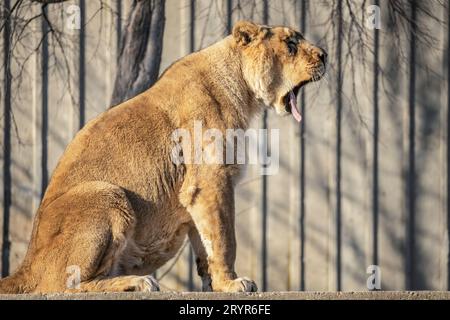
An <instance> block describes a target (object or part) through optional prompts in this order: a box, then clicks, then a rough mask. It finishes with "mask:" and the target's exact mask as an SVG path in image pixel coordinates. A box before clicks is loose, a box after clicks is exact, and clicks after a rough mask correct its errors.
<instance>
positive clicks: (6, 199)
mask: <svg viewBox="0 0 450 320" xmlns="http://www.w3.org/2000/svg"><path fill="white" fill-rule="evenodd" d="M3 7H4V12H3V14H4V16H5V17H8V18H7V20H6V21H5V22H4V23H5V24H4V29H3V48H4V51H3V65H4V83H3V84H4V86H3V90H4V92H5V93H4V96H3V99H4V100H3V105H4V109H3V235H2V277H6V276H7V275H8V274H9V255H10V254H9V253H10V251H9V249H10V242H9V220H10V219H9V218H10V217H9V215H10V208H11V63H10V61H11V60H10V54H11V53H10V49H11V48H10V44H11V43H10V38H11V20H10V19H9V14H10V9H11V3H10V0H5V2H4V4H3Z"/></svg>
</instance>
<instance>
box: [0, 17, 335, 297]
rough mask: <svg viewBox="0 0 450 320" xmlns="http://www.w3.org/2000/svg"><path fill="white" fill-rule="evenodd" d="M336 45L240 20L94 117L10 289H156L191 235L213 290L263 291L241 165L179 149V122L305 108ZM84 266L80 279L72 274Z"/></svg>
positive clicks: (242, 122) (49, 194)
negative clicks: (191, 159)
mask: <svg viewBox="0 0 450 320" xmlns="http://www.w3.org/2000/svg"><path fill="white" fill-rule="evenodd" d="M325 63H326V53H325V52H324V51H323V50H322V49H320V48H318V47H316V46H313V45H312V44H310V43H309V42H307V41H306V40H305V39H304V38H303V36H302V35H301V34H300V33H299V32H296V31H294V30H293V29H290V28H286V27H268V26H263V25H257V24H254V23H251V22H238V23H237V24H236V25H235V26H234V28H233V32H232V35H230V36H228V37H226V38H225V39H223V40H222V41H219V42H217V43H216V44H214V45H212V46H210V47H208V48H206V49H204V50H201V51H199V52H196V53H193V54H191V55H188V56H187V57H185V58H183V59H181V60H179V61H178V62H176V63H175V64H173V65H172V66H171V67H170V68H169V69H168V70H167V71H166V72H165V73H164V74H163V75H162V76H161V77H160V79H159V80H158V81H157V83H156V84H155V85H153V86H152V87H151V88H150V89H148V90H147V91H145V92H143V93H142V94H140V95H138V96H136V97H135V98H133V99H131V100H128V101H126V102H124V103H122V104H120V105H118V106H116V107H114V108H111V109H109V110H108V111H106V112H104V113H102V114H101V115H99V116H98V117H97V118H95V119H94V120H92V121H90V122H89V123H88V124H87V125H86V126H85V127H84V128H83V129H82V130H81V131H80V132H79V133H78V134H77V135H76V137H75V138H74V140H73V141H72V142H71V143H70V144H69V145H68V147H67V149H66V151H65V153H64V155H63V156H62V157H61V159H60V161H59V163H58V166H57V167H56V169H55V171H54V173H53V176H52V178H51V181H50V183H49V185H48V188H47V190H46V193H45V196H44V198H43V200H42V203H41V205H40V207H39V210H38V212H37V214H36V218H35V221H34V227H33V232H32V236H31V242H30V245H29V248H28V252H27V254H26V257H25V259H24V261H23V263H22V265H21V266H20V267H19V269H18V270H17V271H16V272H15V273H14V274H13V275H11V276H9V277H7V278H4V279H2V280H1V281H0V293H30V292H33V293H37V292H56V291H58V292H77V291H155V290H158V289H159V286H158V283H157V282H156V280H155V279H154V278H152V277H151V276H149V275H150V274H152V273H153V272H154V271H155V270H157V269H158V268H159V267H161V266H162V265H163V264H164V263H166V262H167V261H168V260H169V259H170V258H172V257H173V256H174V255H175V254H176V252H177V250H179V249H180V246H181V245H182V243H183V241H184V239H185V237H186V235H188V236H189V239H190V242H191V244H192V247H193V250H194V252H195V255H196V263H197V270H198V274H199V276H200V277H201V278H202V281H203V289H204V290H214V291H227V292H235V291H256V290H257V289H256V284H255V283H254V282H253V281H252V280H249V279H247V278H239V277H238V276H237V275H236V272H235V270H234V262H235V256H236V241H235V234H234V196H233V188H234V184H235V181H236V177H237V176H238V173H239V166H238V165H232V164H212V165H211V164H181V165H176V164H174V162H173V161H172V157H171V151H172V148H173V140H172V138H171V137H172V133H173V132H174V130H176V129H178V128H187V129H188V130H193V129H192V127H193V123H194V121H195V120H200V121H202V124H203V127H204V128H205V129H207V128H216V129H219V130H221V131H222V132H224V131H225V130H226V129H229V128H233V129H238V128H241V129H244V130H245V129H246V128H247V127H248V124H249V122H250V120H251V119H252V117H253V116H254V115H256V114H258V112H260V111H261V110H264V108H265V106H273V107H274V108H275V110H276V112H277V113H279V114H290V113H291V114H292V115H293V117H294V118H295V119H296V120H297V121H300V120H301V115H300V112H299V111H298V108H297V105H296V94H297V93H298V91H299V89H300V87H301V86H303V85H304V84H306V83H308V82H311V81H315V80H318V79H320V78H321V77H322V75H323V73H324V70H325ZM70 266H77V267H78V268H79V270H80V283H78V284H77V285H72V286H68V285H67V282H68V281H67V277H68V274H67V268H68V267H70Z"/></svg>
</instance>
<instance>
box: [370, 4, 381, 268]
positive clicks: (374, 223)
mask: <svg viewBox="0 0 450 320" xmlns="http://www.w3.org/2000/svg"><path fill="white" fill-rule="evenodd" d="M374 4H375V5H376V6H379V5H380V1H379V0H376V1H375V2H374ZM374 33H375V34H374V62H373V75H374V78H373V172H372V176H373V186H372V219H373V220H372V233H373V244H372V264H374V265H378V215H379V212H378V211H379V209H378V208H379V205H378V189H379V187H378V139H379V95H378V88H379V72H378V71H379V70H378V66H379V55H380V48H379V46H380V33H379V30H378V29H377V28H375V29H374Z"/></svg>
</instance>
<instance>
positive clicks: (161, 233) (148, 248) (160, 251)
mask: <svg viewBox="0 0 450 320" xmlns="http://www.w3.org/2000/svg"><path fill="white" fill-rule="evenodd" d="M158 216H159V218H158V217H155V219H148V220H147V221H142V222H141V224H140V225H139V226H138V227H137V230H136V234H135V236H134V237H133V239H132V241H130V242H129V244H128V245H127V248H126V249H125V251H124V253H123V257H122V259H121V261H122V262H123V263H122V265H123V270H124V273H125V274H142V275H146V274H151V273H153V272H155V271H156V270H157V269H158V268H160V267H161V266H163V265H164V264H165V263H166V262H167V261H169V260H170V259H172V258H173V257H174V256H175V255H176V253H177V252H178V251H179V250H180V248H181V247H182V245H183V243H184V241H185V239H186V235H187V233H188V231H189V228H190V227H191V223H192V222H191V220H190V217H189V216H187V215H186V214H185V213H184V212H177V211H176V210H175V211H172V212H171V213H166V214H158Z"/></svg>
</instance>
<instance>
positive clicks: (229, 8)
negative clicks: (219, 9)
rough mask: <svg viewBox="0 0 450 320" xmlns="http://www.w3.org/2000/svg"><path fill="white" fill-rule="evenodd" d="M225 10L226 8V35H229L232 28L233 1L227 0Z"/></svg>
mask: <svg viewBox="0 0 450 320" xmlns="http://www.w3.org/2000/svg"><path fill="white" fill-rule="evenodd" d="M226 5H227V8H226V13H227V29H226V31H227V34H226V35H229V34H230V33H231V30H232V28H233V0H227V3H226Z"/></svg>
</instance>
